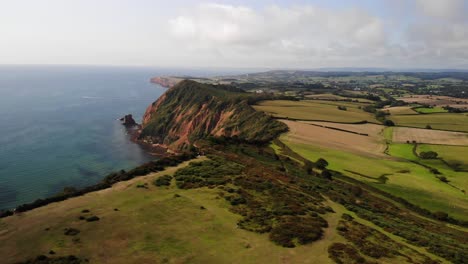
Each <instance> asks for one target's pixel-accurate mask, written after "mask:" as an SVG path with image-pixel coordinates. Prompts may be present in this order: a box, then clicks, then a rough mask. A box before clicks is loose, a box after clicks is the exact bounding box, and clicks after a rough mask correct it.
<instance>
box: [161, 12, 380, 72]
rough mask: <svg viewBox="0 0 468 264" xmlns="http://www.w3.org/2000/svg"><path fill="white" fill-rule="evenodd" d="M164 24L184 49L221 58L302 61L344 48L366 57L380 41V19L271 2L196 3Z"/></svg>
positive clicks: (375, 49) (345, 52) (364, 13)
mask: <svg viewBox="0 0 468 264" xmlns="http://www.w3.org/2000/svg"><path fill="white" fill-rule="evenodd" d="M169 25H170V30H171V33H172V36H173V37H175V39H178V40H181V41H183V42H184V43H188V45H187V46H188V48H189V49H190V50H192V51H194V50H197V49H199V50H204V51H206V52H208V51H209V50H210V49H211V50H213V51H216V52H217V53H218V55H219V54H221V56H223V58H224V59H229V56H233V57H234V56H236V57H244V56H245V54H248V56H250V57H253V58H257V59H258V60H261V61H268V62H271V61H275V60H276V61H277V62H278V63H280V61H281V62H285V61H287V60H297V61H302V62H304V61H311V60H312V61H313V60H314V57H316V56H321V57H322V58H323V57H327V56H340V55H344V54H347V53H348V52H352V53H353V56H364V55H369V54H372V53H374V52H379V51H380V49H381V45H385V43H386V34H385V29H384V26H383V22H382V21H381V20H380V19H379V18H378V17H376V16H373V15H371V14H369V13H366V12H363V11H360V10H357V9H350V10H343V11H334V10H329V9H323V8H318V7H315V6H297V7H290V8H280V7H278V6H271V7H268V8H265V9H264V10H262V11H255V10H253V9H250V8H248V7H244V6H231V5H220V4H202V5H200V6H198V7H197V8H195V9H191V10H190V12H189V13H187V14H185V15H180V16H177V17H176V18H173V19H171V20H170V21H169ZM232 59H233V58H232ZM275 66H276V65H275Z"/></svg>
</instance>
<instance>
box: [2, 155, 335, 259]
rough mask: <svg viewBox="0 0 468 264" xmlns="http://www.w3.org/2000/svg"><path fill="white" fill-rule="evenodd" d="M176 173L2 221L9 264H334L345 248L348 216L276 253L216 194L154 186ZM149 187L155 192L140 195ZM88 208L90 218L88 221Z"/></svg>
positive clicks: (332, 218) (330, 216)
mask: <svg viewBox="0 0 468 264" xmlns="http://www.w3.org/2000/svg"><path fill="white" fill-rule="evenodd" d="M185 165H187V163H184V164H182V165H180V166H179V168H180V167H182V166H185ZM175 170H176V168H171V169H168V170H166V171H164V172H160V173H156V174H150V175H148V176H144V177H140V178H137V179H133V180H131V181H128V182H121V183H118V184H116V185H115V186H114V187H113V188H112V189H107V190H104V191H100V192H95V193H90V194H87V195H85V196H82V197H77V198H73V199H69V200H67V201H64V202H60V203H55V204H50V205H48V206H45V207H41V208H38V209H35V210H33V211H29V212H26V213H23V214H22V215H17V216H14V217H9V218H5V219H1V220H0V243H1V244H2V247H0V255H1V256H2V261H4V262H5V263H11V262H15V261H19V260H24V259H25V258H28V257H34V256H36V255H38V254H47V252H48V251H49V250H54V251H55V252H56V253H57V254H58V255H67V254H75V255H77V256H79V257H83V258H88V259H90V260H91V262H92V263H149V262H151V263H154V262H156V263H160V262H168V263H182V262H190V263H226V262H229V263H231V262H234V263H267V262H269V263H284V262H287V263H298V262H301V263H317V262H319V263H332V261H331V260H330V259H329V258H328V253H327V248H328V246H329V245H330V244H331V243H333V242H343V241H344V239H343V238H342V237H340V236H339V235H337V233H336V230H335V228H336V225H337V223H338V221H339V219H340V216H341V215H340V214H328V215H326V216H325V219H326V220H327V221H328V222H329V225H330V226H329V228H327V229H326V230H325V236H324V239H322V240H320V241H317V242H315V243H312V244H309V245H305V246H300V247H296V248H292V249H291V248H283V247H280V246H277V245H275V244H274V243H272V242H271V241H270V240H269V239H268V235H266V234H264V235H261V234H257V233H253V232H249V231H245V230H243V229H239V228H237V224H236V223H237V221H238V220H239V219H240V216H239V215H236V214H234V213H232V212H230V211H229V209H228V208H229V205H228V203H227V202H226V201H225V200H224V199H219V198H217V192H218V191H217V190H216V189H208V188H200V189H191V190H180V189H177V188H176V187H175V186H174V183H173V184H172V186H171V187H155V186H153V185H152V184H151V182H152V180H154V179H155V178H156V177H158V176H160V175H163V174H172V173H174V172H175ZM145 182H147V183H148V186H149V189H144V188H136V185H138V184H143V183H145ZM175 194H179V195H180V196H181V197H174V195H175ZM200 206H203V207H205V208H206V209H204V210H202V209H200ZM114 208H118V209H119V211H114ZM83 209H89V210H90V211H91V212H90V213H88V214H83V213H81V210H83ZM80 215H97V216H99V217H100V218H101V220H100V221H98V222H91V223H88V222H86V221H83V220H78V217H79V216H80ZM67 227H73V228H77V229H79V230H80V231H81V232H80V234H78V235H77V236H76V237H77V238H79V239H80V241H79V242H73V241H72V239H73V238H74V237H70V236H65V235H64V234H63V229H64V228H67ZM45 228H50V230H49V231H45V230H44V229H45Z"/></svg>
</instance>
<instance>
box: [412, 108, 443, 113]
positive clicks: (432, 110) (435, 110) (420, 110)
mask: <svg viewBox="0 0 468 264" xmlns="http://www.w3.org/2000/svg"><path fill="white" fill-rule="evenodd" d="M414 111H416V112H418V113H420V114H433V113H447V112H448V110H446V109H444V108H442V107H416V108H414Z"/></svg>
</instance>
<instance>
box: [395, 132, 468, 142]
mask: <svg viewBox="0 0 468 264" xmlns="http://www.w3.org/2000/svg"><path fill="white" fill-rule="evenodd" d="M408 140H409V141H413V140H414V141H416V142H418V143H426V144H440V145H453V146H468V133H462V132H450V131H441V130H432V129H421V128H410V127H395V128H393V142H399V143H405V142H406V141H408Z"/></svg>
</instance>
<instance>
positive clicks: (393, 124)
mask: <svg viewBox="0 0 468 264" xmlns="http://www.w3.org/2000/svg"><path fill="white" fill-rule="evenodd" d="M384 126H395V123H393V121H392V120H388V119H386V120H385V121H384Z"/></svg>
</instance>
